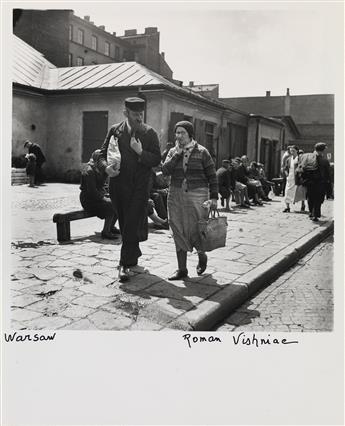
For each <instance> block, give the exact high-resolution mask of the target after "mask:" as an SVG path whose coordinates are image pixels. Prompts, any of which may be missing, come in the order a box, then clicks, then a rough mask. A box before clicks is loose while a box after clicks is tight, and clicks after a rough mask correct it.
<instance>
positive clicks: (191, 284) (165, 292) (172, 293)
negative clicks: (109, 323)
mask: <svg viewBox="0 0 345 426" xmlns="http://www.w3.org/2000/svg"><path fill="white" fill-rule="evenodd" d="M204 278H205V275H201V276H200V277H187V278H185V279H183V280H178V281H167V280H165V279H162V277H159V276H157V275H153V274H147V273H146V274H138V275H136V276H134V277H132V278H131V280H130V281H128V282H126V283H122V284H121V285H120V289H121V290H122V291H124V292H125V293H129V294H133V295H136V296H139V297H141V298H144V299H151V298H154V299H156V298H159V299H167V303H168V305H170V306H172V307H173V308H175V309H177V310H178V311H181V312H180V313H179V314H183V313H184V312H187V311H190V310H192V309H196V307H197V305H198V304H199V303H201V302H203V301H204V300H205V299H209V300H212V295H214V294H215V293H217V292H218V291H219V290H221V289H222V288H224V286H221V285H218V284H217V280H216V279H214V278H212V275H211V274H210V275H208V276H207V284H202V282H201V281H202V280H203V279H204Z"/></svg>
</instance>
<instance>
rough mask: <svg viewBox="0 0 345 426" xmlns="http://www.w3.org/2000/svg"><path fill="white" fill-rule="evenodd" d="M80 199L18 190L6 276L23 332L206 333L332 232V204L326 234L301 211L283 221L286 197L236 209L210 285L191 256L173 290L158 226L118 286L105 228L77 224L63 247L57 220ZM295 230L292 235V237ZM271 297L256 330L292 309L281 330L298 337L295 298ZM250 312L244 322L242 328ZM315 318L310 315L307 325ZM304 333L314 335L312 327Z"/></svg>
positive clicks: (67, 191) (211, 265)
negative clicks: (274, 272)
mask: <svg viewBox="0 0 345 426" xmlns="http://www.w3.org/2000/svg"><path fill="white" fill-rule="evenodd" d="M78 196H79V187H78V185H67V184H55V183H54V184H47V185H45V186H41V187H39V188H35V189H32V188H28V187H26V186H17V187H16V186H14V187H12V219H13V221H12V256H11V270H10V271H9V274H8V276H10V275H11V294H10V297H11V307H12V308H11V309H12V310H11V317H12V323H11V325H12V327H13V328H15V329H21V330H24V329H79V330H84V329H103V330H163V329H171V328H173V329H176V328H177V329H185V328H188V329H194V327H196V326H197V324H201V325H200V327H201V329H209V328H207V327H208V326H207V324H206V323H205V322H204V318H208V317H209V314H211V315H213V313H214V312H216V313H217V312H218V311H219V309H225V308H226V307H227V304H228V303H230V304H233V303H235V302H236V303H239V301H242V300H245V299H246V298H247V295H248V292H250V288H251V286H252V285H253V286H255V285H256V277H257V276H259V275H260V274H262V273H265V271H267V270H270V268H275V267H276V265H277V264H278V263H279V262H283V263H284V262H285V261H286V260H289V256H291V253H292V254H293V256H295V254H296V253H297V252H298V250H299V247H300V244H301V242H302V243H303V244H305V243H308V241H309V240H310V239H311V238H315V237H317V236H318V235H319V233H320V232H322V231H323V230H325V229H326V227H327V226H329V224H330V223H331V222H330V220H331V218H332V207H333V204H332V202H326V203H325V204H324V206H323V215H324V216H323V217H322V220H321V221H320V223H318V224H315V223H314V222H312V221H310V220H309V219H308V216H307V215H306V214H303V213H300V212H299V211H298V207H296V212H292V213H291V214H283V213H282V209H283V205H282V204H283V203H282V198H281V197H275V199H274V200H273V201H272V202H270V203H265V204H264V206H262V207H255V208H251V209H249V210H242V209H238V208H236V209H234V211H233V212H232V213H225V212H222V211H221V214H225V215H226V216H227V218H228V234H227V245H226V247H224V248H221V249H218V250H215V251H213V252H210V253H209V256H208V257H209V262H208V268H207V271H206V273H204V274H203V275H202V276H197V274H196V271H195V267H196V264H197V256H196V254H195V253H191V254H189V255H188V269H189V271H190V272H189V277H188V278H187V279H185V280H184V281H182V280H181V281H175V282H169V281H167V276H168V275H169V274H171V272H172V271H173V270H174V269H175V268H176V259H175V248H174V243H173V240H172V238H171V235H170V231H167V230H155V229H154V228H153V227H152V226H151V227H150V233H149V239H148V241H145V242H144V243H142V244H141V250H142V252H143V256H142V257H141V258H140V263H139V265H140V266H138V267H136V268H134V269H133V271H132V278H131V280H130V281H129V282H128V283H120V282H119V281H118V279H117V269H116V267H117V263H118V258H119V251H120V239H119V240H115V241H107V240H102V239H101V238H100V233H99V232H98V231H100V229H101V226H102V222H101V221H100V220H99V219H97V218H90V219H84V220H79V221H76V222H73V223H72V224H71V242H70V243H68V244H58V242H57V241H56V227H55V224H54V223H53V222H52V217H53V214H54V213H57V212H61V211H63V210H74V209H80V206H79V200H78ZM288 229H294V232H293V233H289V232H287V230H288ZM325 253H326V251H325ZM329 262H330V258H329ZM285 263H286V262H285ZM285 263H284V264H285ZM267 268H268V269H267ZM311 269H312V271H311V276H312V277H315V276H316V275H318V273H319V272H318V271H319V270H318V269H317V268H316V266H315V268H311ZM301 282H308V280H307V278H303V277H302V278H300V279H299V281H298V282H297V283H295V287H298V288H299V287H301ZM281 284H282V283H281ZM283 284H284V283H283ZM283 284H282V285H283ZM283 288H284V286H283ZM269 289H270V290H269V291H272V297H273V298H274V297H277V298H276V299H275V300H274V303H273V307H274V308H275V311H274V312H271V315H270V317H269V318H268V319H263V318H262V317H261V318H260V319H258V320H257V321H258V322H257V323H256V324H257V326H258V329H267V328H269V329H270V330H271V329H273V328H272V327H276V326H275V324H273V320H272V318H274V317H277V316H280V315H282V312H283V311H282V307H283V306H284V304H286V303H287V302H288V303H289V308H290V309H289V313H286V318H285V314H284V327H283V329H284V330H290V329H292V328H293V327H294V326H295V327H297V328H298V327H299V326H298V324H299V323H301V321H300V320H299V317H298V315H299V311H296V307H295V305H294V303H291V301H289V300H290V299H289V295H290V294H292V290H286V292H285V295H282V296H279V297H278V296H275V292H274V291H273V290H272V289H273V287H272V288H271V287H269ZM327 294H328V293H327V291H325V290H321V289H319V290H318V291H316V292H314V293H310V292H307V293H304V294H302V295H300V294H297V293H296V294H295V293H294V297H296V298H302V299H304V298H307V300H314V299H315V298H316V297H317V298H318V299H317V300H319V301H322V300H323V297H326V295H327ZM261 297H262V296H261ZM298 300H299V299H298ZM315 300H316V299H315ZM237 301H238V302H237ZM330 302H331V301H330ZM271 306H272V303H271ZM244 309H245V312H247V308H244ZM254 311H255V308H254V310H252V309H249V312H250V314H248V315H252V316H253V315H255V312H254ZM245 312H243V311H242V312H241V314H237V319H238V321H239V320H240V319H241V318H244V317H243V315H244V316H245ZM225 313H226V311H225ZM241 315H242V316H241ZM291 315H294V318H293V319H292V318H291ZM313 315H314V311H313V307H312V306H310V307H309V313H308V316H309V317H310V318H313ZM324 316H325V314H323V315H322V316H321V317H320V319H319V320H320V322H321V323H322V324H326V323H327V325H325V327H326V328H327V327H328V328H329V327H330V324H329V320H328V319H327V321H326V318H324ZM222 318H224V316H223V317H222ZM220 319H221V318H219V320H220ZM285 319H286V320H285ZM260 321H261V322H260ZM195 324H196V325H195ZM205 327H206V328H205ZM306 327H311V325H310V323H308V324H307V325H306ZM234 328H236V324H233V325H231V324H228V325H227V326H224V330H225V329H227V330H229V331H231V330H233V329H234Z"/></svg>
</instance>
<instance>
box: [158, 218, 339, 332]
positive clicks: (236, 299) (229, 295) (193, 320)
mask: <svg viewBox="0 0 345 426" xmlns="http://www.w3.org/2000/svg"><path fill="white" fill-rule="evenodd" d="M333 231H334V220H331V221H327V222H326V223H325V224H322V225H321V226H320V228H317V229H315V230H313V231H312V232H310V233H309V234H307V235H305V236H303V237H301V238H300V239H299V240H297V241H296V242H295V243H294V244H293V245H291V246H290V247H287V248H286V249H284V250H282V251H280V252H279V253H277V254H276V255H274V256H272V257H271V258H270V259H268V260H267V261H265V262H263V263H262V264H260V265H259V266H257V267H256V268H254V269H253V270H252V271H250V272H248V273H247V274H244V275H243V276H242V277H239V278H238V279H237V280H236V281H233V282H232V283H231V284H228V285H227V286H226V287H225V288H224V289H222V290H220V291H219V292H217V293H216V294H215V295H213V296H211V297H210V298H209V299H206V300H204V301H203V302H201V303H200V304H199V305H198V308H197V309H196V310H193V311H188V312H186V313H184V314H182V315H180V316H179V317H178V318H176V319H175V320H174V321H172V322H171V323H169V324H168V326H167V327H166V329H178V330H185V331H210V330H212V328H213V327H214V326H215V325H216V324H218V323H219V322H221V321H222V320H224V318H226V317H227V316H229V315H231V313H232V312H233V311H234V310H235V309H237V308H238V307H239V306H240V305H242V304H243V303H244V302H246V301H247V299H249V298H250V297H251V296H252V295H253V294H255V293H257V292H258V291H259V290H261V289H263V288H265V287H266V286H267V285H269V284H270V283H271V282H272V281H274V280H275V279H276V278H278V276H279V275H281V274H282V273H283V272H285V271H286V270H287V269H288V268H290V267H291V266H293V265H294V264H296V263H297V262H298V260H300V259H301V258H302V257H304V256H305V255H306V254H307V253H308V252H310V251H311V250H312V249H313V248H314V247H316V246H317V245H318V244H319V243H320V242H321V241H323V240H324V239H325V238H327V237H328V236H329V235H330V234H332V233H333Z"/></svg>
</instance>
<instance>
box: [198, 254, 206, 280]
mask: <svg viewBox="0 0 345 426" xmlns="http://www.w3.org/2000/svg"><path fill="white" fill-rule="evenodd" d="M206 268H207V256H206V254H205V253H200V254H199V263H198V265H197V267H196V272H197V274H198V275H201V274H202V273H204V272H205V271H206Z"/></svg>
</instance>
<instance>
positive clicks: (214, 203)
mask: <svg viewBox="0 0 345 426" xmlns="http://www.w3.org/2000/svg"><path fill="white" fill-rule="evenodd" d="M210 209H211V210H217V200H216V199H215V198H212V199H211V205H210Z"/></svg>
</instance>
